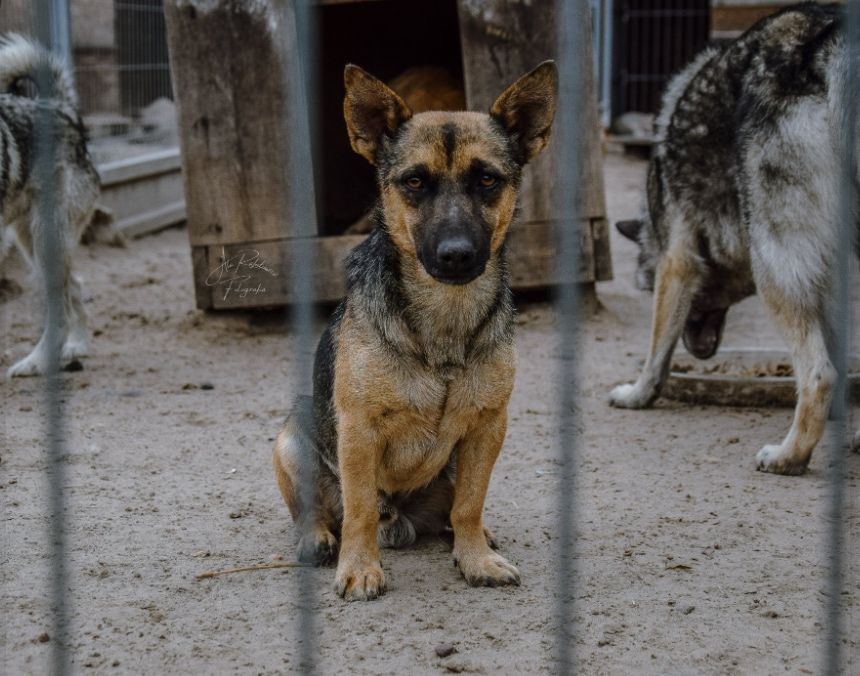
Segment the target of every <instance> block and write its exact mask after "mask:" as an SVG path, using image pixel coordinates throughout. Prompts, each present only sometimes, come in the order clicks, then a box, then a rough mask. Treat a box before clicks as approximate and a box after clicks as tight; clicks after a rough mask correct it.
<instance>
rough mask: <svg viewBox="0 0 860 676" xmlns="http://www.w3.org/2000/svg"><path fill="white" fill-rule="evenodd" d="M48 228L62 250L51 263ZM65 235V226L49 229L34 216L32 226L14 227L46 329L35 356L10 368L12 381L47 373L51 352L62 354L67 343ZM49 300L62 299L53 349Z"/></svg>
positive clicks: (22, 223) (19, 223) (23, 223)
mask: <svg viewBox="0 0 860 676" xmlns="http://www.w3.org/2000/svg"><path fill="white" fill-rule="evenodd" d="M48 227H53V228H56V231H57V232H59V233H60V236H59V237H58V238H57V239H58V241H57V243H58V244H59V246H58V247H56V250H55V251H54V253H55V254H56V256H55V260H50V261H49V260H47V256H48V253H49V252H48V251H47V247H46V242H45V238H46V236H47V235H48V232H47V228H48ZM62 233H63V224H62V223H56V224H51V226H48V225H46V224H44V223H42V221H41V220H40V219H39V218H38V217H37V216H33V218H32V221H31V222H27V221H26V220H25V219H19V220H18V221H16V223H15V234H16V238H17V243H18V248H19V249H20V251H21V253H22V255H23V257H24V258H25V259H26V260H27V262H28V263H29V264H30V265H31V267H32V268H33V271H34V272H35V274H36V276H37V278H38V283H39V286H40V288H41V291H42V294H43V296H44V302H45V311H46V312H45V322H46V325H45V327H44V328H43V330H42V336H41V338H39V342H38V343H36V347H34V348H33V350H32V352H30V354H29V355H27V356H26V357H24V358H23V359H21V360H20V361H18V362H17V363H15V364H13V365H12V366H11V367H10V368H9V370H8V371H7V375H8V376H9V377H15V376H35V375H39V374H41V373H45V371H46V370H47V369H48V364H49V362H50V356H51V351H52V350H53V351H56V352H57V353H59V351H60V350H61V349H62V346H63V344H64V342H65V336H66V332H67V330H68V321H67V301H66V296H67V294H68V280H69V278H70V276H71V261H70V260H69V255H68V248H67V247H66V242H65V241H64V237H63V234H62ZM49 266H50V267H49ZM49 273H50V274H49ZM51 282H54V283H55V284H54V287H53V288H52V287H51V286H49V285H50V284H51ZM49 296H53V297H54V299H56V297H57V296H61V297H62V303H61V305H60V316H59V317H57V318H56V321H57V326H56V332H55V333H53V334H52V337H53V338H54V340H55V345H53V346H51V345H49V331H48V326H47V319H48V312H47V310H48V304H49V301H50V300H51V298H49ZM58 357H59V354H58Z"/></svg>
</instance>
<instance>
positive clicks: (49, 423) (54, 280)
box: [32, 2, 70, 676]
mask: <svg viewBox="0 0 860 676" xmlns="http://www.w3.org/2000/svg"><path fill="white" fill-rule="evenodd" d="M62 5H64V3H60V2H56V3H53V4H52V10H57V11H53V12H51V13H47V12H44V13H42V14H41V16H40V17H39V20H40V22H44V24H47V25H42V26H40V28H42V29H43V30H42V31H41V34H43V35H51V36H52V37H53V38H56V36H57V35H58V33H59V32H61V31H62V29H63V28H65V30H66V31H68V21H67V20H66V21H65V22H62V21H60V22H59V23H60V24H61V25H58V20H57V19H58V16H59V15H60V14H62V10H63V7H62ZM65 10H66V11H67V10H68V7H67V6H66V7H65ZM66 18H68V15H67V14H66ZM64 45H65V46H68V34H67V35H66V38H65V40H60V41H59V44H58V43H57V42H54V44H53V45H52V47H53V48H54V51H55V53H57V55H58V56H59V57H60V58H61V59H65V58H66V54H64V53H63V49H64ZM58 50H59V51H58ZM36 83H37V88H38V91H39V101H38V108H37V114H36V118H35V121H34V125H33V148H32V152H33V179H34V182H35V184H36V185H37V186H39V190H38V191H37V193H36V204H35V223H34V226H33V228H32V230H33V255H34V257H35V258H36V259H37V260H38V261H40V262H39V263H38V264H37V266H36V269H37V270H40V271H41V272H42V279H41V280H40V282H41V283H42V285H43V289H44V294H45V326H44V333H43V335H42V338H41V339H40V342H42V341H44V342H43V343H42V348H43V350H44V351H43V354H44V356H45V358H46V362H45V364H44V366H45V374H44V380H43V391H44V412H45V454H46V460H47V465H48V469H47V480H48V547H49V549H50V556H49V562H50V566H51V574H50V579H51V582H50V602H51V620H52V630H51V631H52V639H53V640H52V642H51V658H50V667H49V673H51V674H54V675H56V676H61V675H62V674H66V673H69V671H70V659H69V651H68V647H69V645H70V637H69V633H70V632H69V615H70V613H69V605H70V603H69V599H68V596H67V588H68V574H67V564H68V561H67V556H68V550H67V544H66V533H67V529H68V524H67V523H66V500H65V493H64V485H65V477H66V467H65V446H66V444H65V436H66V427H65V419H64V413H65V411H64V401H63V390H64V387H63V382H62V379H61V378H60V366H61V364H60V351H61V349H62V343H63V337H64V333H65V307H64V305H65V292H64V291H65V286H66V284H65V283H66V279H67V276H68V274H69V271H68V268H67V264H66V260H67V257H68V256H69V255H70V252H69V251H68V250H67V244H68V242H67V241H66V233H67V231H68V228H67V227H65V224H64V219H65V218H66V214H64V213H63V212H62V211H61V205H60V203H59V202H58V200H57V195H58V194H59V189H58V186H59V181H60V176H59V173H58V163H57V162H56V161H55V160H56V155H57V148H58V141H59V139H58V136H59V134H61V133H62V131H61V130H60V128H59V125H58V119H57V117H56V114H55V112H54V110H53V107H52V105H51V104H50V102H51V101H52V100H54V99H56V98H58V96H57V94H56V93H55V91H54V87H55V83H54V79H53V76H52V74H51V72H50V68H49V67H48V66H47V65H44V66H43V67H42V68H40V69H39V71H38V72H37V73H36ZM37 349H38V348H37Z"/></svg>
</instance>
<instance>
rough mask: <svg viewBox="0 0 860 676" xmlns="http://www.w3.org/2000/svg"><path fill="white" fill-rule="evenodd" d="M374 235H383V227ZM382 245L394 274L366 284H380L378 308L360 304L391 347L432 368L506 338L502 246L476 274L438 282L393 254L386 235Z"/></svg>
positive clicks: (458, 362) (460, 362)
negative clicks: (463, 281) (382, 297)
mask: <svg viewBox="0 0 860 676" xmlns="http://www.w3.org/2000/svg"><path fill="white" fill-rule="evenodd" d="M372 236H373V235H372ZM377 236H380V237H382V238H385V239H387V238H388V235H387V233H384V232H380V233H379V234H378V235H377ZM385 244H386V245H388V246H386V247H385V248H386V249H387V253H389V255H391V256H393V257H394V258H393V259H390V260H389V269H393V270H396V271H397V273H398V274H396V275H394V276H391V277H388V278H386V279H385V280H375V281H376V283H371V284H370V285H369V286H370V287H371V288H373V287H377V283H380V282H381V284H379V287H377V288H378V289H380V290H381V289H382V288H384V289H385V296H386V298H385V306H386V307H385V309H384V312H378V311H375V310H374V308H372V307H370V306H368V307H367V308H366V309H367V310H368V311H369V312H368V314H369V315H370V316H371V317H372V321H373V323H374V324H375V326H376V328H377V330H378V331H379V333H380V334H381V335H382V337H383V339H384V340H385V342H386V343H388V344H389V345H391V347H392V348H393V349H395V350H397V351H398V352H399V353H401V354H403V355H407V354H411V355H412V356H413V357H415V358H416V359H417V360H419V361H420V362H422V363H426V364H428V365H431V366H433V367H459V366H465V365H466V363H467V362H468V361H469V360H470V359H472V358H475V357H478V356H480V355H481V354H482V353H483V352H484V351H485V350H486V349H488V348H489V347H490V346H492V345H496V344H498V343H499V342H500V341H503V340H508V339H510V338H511V337H512V320H513V309H512V305H511V299H510V289H509V287H508V278H507V270H506V266H505V258H504V256H505V253H504V247H502V248H501V249H499V250H498V251H496V252H495V253H494V254H493V255H492V256H491V257H490V259H489V260H488V261H487V267H486V269H485V270H484V272H483V274H481V275H480V276H479V277H478V278H477V279H475V280H473V281H471V282H470V283H468V284H462V285H457V284H444V283H442V282H439V281H438V280H436V279H434V278H433V277H431V276H430V275H429V274H428V273H427V271H426V270H425V269H424V267H423V266H422V265H421V263H420V262H419V261H418V260H417V259H416V258H410V257H406V256H402V255H397V254H396V249H394V245H393V243H391V242H390V240H388V241H387V242H385ZM367 281H368V282H369V281H370V280H367ZM368 290H370V289H368ZM374 305H375V304H374ZM378 309H381V308H378Z"/></svg>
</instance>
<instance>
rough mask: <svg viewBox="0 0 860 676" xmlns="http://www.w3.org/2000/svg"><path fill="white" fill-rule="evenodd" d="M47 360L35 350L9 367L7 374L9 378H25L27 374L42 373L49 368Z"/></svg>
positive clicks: (35, 374) (36, 374)
mask: <svg viewBox="0 0 860 676" xmlns="http://www.w3.org/2000/svg"><path fill="white" fill-rule="evenodd" d="M45 361H46V360H45V359H43V358H42V356H41V355H40V354H38V353H36V352H33V353H32V354H30V355H29V356H27V357H24V358H23V359H22V360H21V361H19V362H17V363H15V364H13V365H12V366H11V367H9V370H8V371H6V375H7V376H8V377H9V378H25V377H27V376H38V375H41V374H42V373H44V372H45V371H46V370H47V364H46V363H45Z"/></svg>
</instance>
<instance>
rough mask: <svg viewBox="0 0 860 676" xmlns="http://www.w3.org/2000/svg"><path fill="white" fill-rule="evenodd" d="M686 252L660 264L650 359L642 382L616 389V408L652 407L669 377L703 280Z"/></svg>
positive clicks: (612, 398)
mask: <svg viewBox="0 0 860 676" xmlns="http://www.w3.org/2000/svg"><path fill="white" fill-rule="evenodd" d="M682 249H685V247H683V246H676V247H675V248H674V249H673V250H670V251H669V252H667V253H666V255H665V256H664V257H663V260H662V261H661V262H660V265H659V267H658V269H657V283H656V287H655V291H654V318H653V321H652V324H651V346H650V348H649V350H648V358H647V359H646V360H645V367H644V368H643V369H642V373H641V374H640V376H639V380H637V381H636V382H635V383H632V384H626V385H619V386H618V387H616V388H615V389H614V390H612V392H611V393H610V395H609V403H610V404H611V405H612V406H617V407H619V408H645V407H647V406H650V405H651V404H652V403H653V401H654V400H655V399H656V398H657V396H658V395H659V394H660V388H661V387H662V386H663V382H664V381H665V380H666V376H667V375H668V374H669V362H670V360H671V359H672V353H673V352H674V351H675V344H676V343H677V342H678V338H679V337H680V336H681V331H683V329H684V323H685V322H686V320H687V315H688V314H689V313H690V305H691V304H692V302H693V297H694V296H695V294H696V291H697V289H698V286H699V280H700V273H699V269H698V266H697V265H696V261H695V260H694V259H692V258H690V257H689V255H688V254H686V253H685V251H684V250H682Z"/></svg>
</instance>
